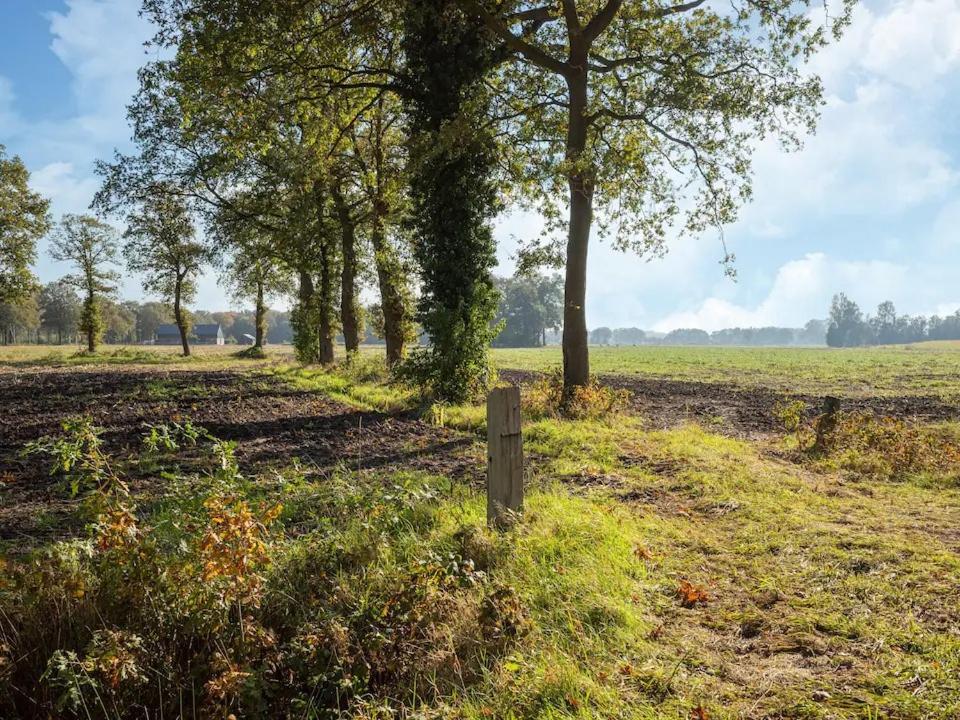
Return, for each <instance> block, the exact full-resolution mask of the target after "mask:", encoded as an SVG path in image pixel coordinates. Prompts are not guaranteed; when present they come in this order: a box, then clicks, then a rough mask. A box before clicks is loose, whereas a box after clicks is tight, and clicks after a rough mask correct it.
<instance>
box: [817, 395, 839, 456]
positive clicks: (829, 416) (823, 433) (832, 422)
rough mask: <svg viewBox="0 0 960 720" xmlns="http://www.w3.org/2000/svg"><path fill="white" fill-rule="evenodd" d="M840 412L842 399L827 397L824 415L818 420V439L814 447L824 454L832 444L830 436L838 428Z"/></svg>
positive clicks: (824, 401)
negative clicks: (830, 443)
mask: <svg viewBox="0 0 960 720" xmlns="http://www.w3.org/2000/svg"><path fill="white" fill-rule="evenodd" d="M839 412H840V398H838V397H831V396H829V395H828V396H827V397H825V398H824V399H823V413H822V414H821V415H820V417H819V418H818V419H817V439H816V442H814V444H813V447H814V449H815V450H817V451H818V452H824V451H825V450H826V449H827V444H828V443H829V442H830V436H831V435H832V434H833V431H834V430H835V429H836V427H837V414H838V413H839Z"/></svg>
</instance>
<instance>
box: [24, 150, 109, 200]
mask: <svg viewBox="0 0 960 720" xmlns="http://www.w3.org/2000/svg"><path fill="white" fill-rule="evenodd" d="M30 184H31V185H33V187H34V188H35V189H36V190H37V192H39V193H41V194H43V195H44V196H45V197H55V198H57V208H58V210H59V211H60V212H62V213H68V212H69V213H83V212H86V211H87V207H88V206H89V204H90V199H91V198H92V197H93V194H94V193H95V192H96V191H97V187H98V182H97V179H96V178H95V177H92V176H90V175H89V174H86V175H81V174H78V173H77V171H76V168H74V166H73V163H69V162H54V163H50V164H49V165H44V166H43V167H42V168H40V169H39V170H35V171H34V172H33V173H32V174H31V176H30Z"/></svg>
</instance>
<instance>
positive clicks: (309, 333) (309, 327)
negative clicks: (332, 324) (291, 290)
mask: <svg viewBox="0 0 960 720" xmlns="http://www.w3.org/2000/svg"><path fill="white" fill-rule="evenodd" d="M299 272H300V287H299V301H300V302H299V308H298V309H297V313H296V314H297V316H299V323H298V326H295V328H294V330H295V333H299V334H302V335H306V341H307V342H304V341H303V339H299V340H298V336H297V334H295V335H294V342H295V343H297V345H298V359H299V360H300V362H303V363H314V362H317V361H318V360H319V358H320V343H319V341H318V339H317V333H318V332H319V325H320V323H319V321H318V320H317V317H316V314H315V306H316V298H315V297H314V295H316V288H315V287H314V284H313V277H312V276H311V275H310V272H309V271H308V270H305V269H303V268H301V269H300V271H299Z"/></svg>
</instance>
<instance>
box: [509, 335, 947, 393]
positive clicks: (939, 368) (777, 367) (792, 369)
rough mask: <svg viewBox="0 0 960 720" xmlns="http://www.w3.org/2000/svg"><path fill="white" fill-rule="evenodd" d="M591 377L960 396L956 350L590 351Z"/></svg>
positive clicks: (528, 355) (556, 351)
mask: <svg viewBox="0 0 960 720" xmlns="http://www.w3.org/2000/svg"><path fill="white" fill-rule="evenodd" d="M493 360H494V362H495V364H496V365H497V367H499V368H503V369H517V370H551V369H554V368H558V367H560V365H561V363H562V355H561V352H560V348H559V347H546V348H520V349H495V350H493ZM590 363H591V370H592V371H593V372H594V373H598V374H604V373H607V374H618V375H638V376H641V377H650V378H666V379H670V380H688V381H698V382H717V383H729V384H732V385H738V386H746V387H767V388H772V389H775V390H780V391H792V392H804V393H816V394H822V393H837V394H841V395H848V396H866V395H904V394H908V395H909V394H913V395H942V396H947V397H956V396H960V344H957V343H921V344H918V345H906V346H896V347H877V348H851V349H832V348H734V347H730V348H726V347H718V348H711V347H706V348H701V347H658V346H651V347H592V348H590Z"/></svg>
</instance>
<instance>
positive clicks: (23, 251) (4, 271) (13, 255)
mask: <svg viewBox="0 0 960 720" xmlns="http://www.w3.org/2000/svg"><path fill="white" fill-rule="evenodd" d="M29 183H30V173H29V172H27V168H26V166H25V165H24V164H23V161H22V160H21V159H20V158H19V157H16V156H14V157H12V158H8V157H7V154H6V150H5V148H4V147H3V145H0V302H3V303H12V302H15V301H16V300H17V299H18V298H22V297H26V296H27V295H29V293H30V291H31V290H32V289H33V288H34V287H35V286H36V279H35V278H34V276H33V273H32V272H30V266H31V265H32V264H33V262H34V261H35V260H36V257H37V240H39V239H40V238H41V237H43V236H44V235H46V234H47V232H49V230H50V215H49V209H50V201H49V200H47V199H46V198H44V197H42V196H41V195H39V194H37V193H35V192H33V191H32V190H30V185H29Z"/></svg>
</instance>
